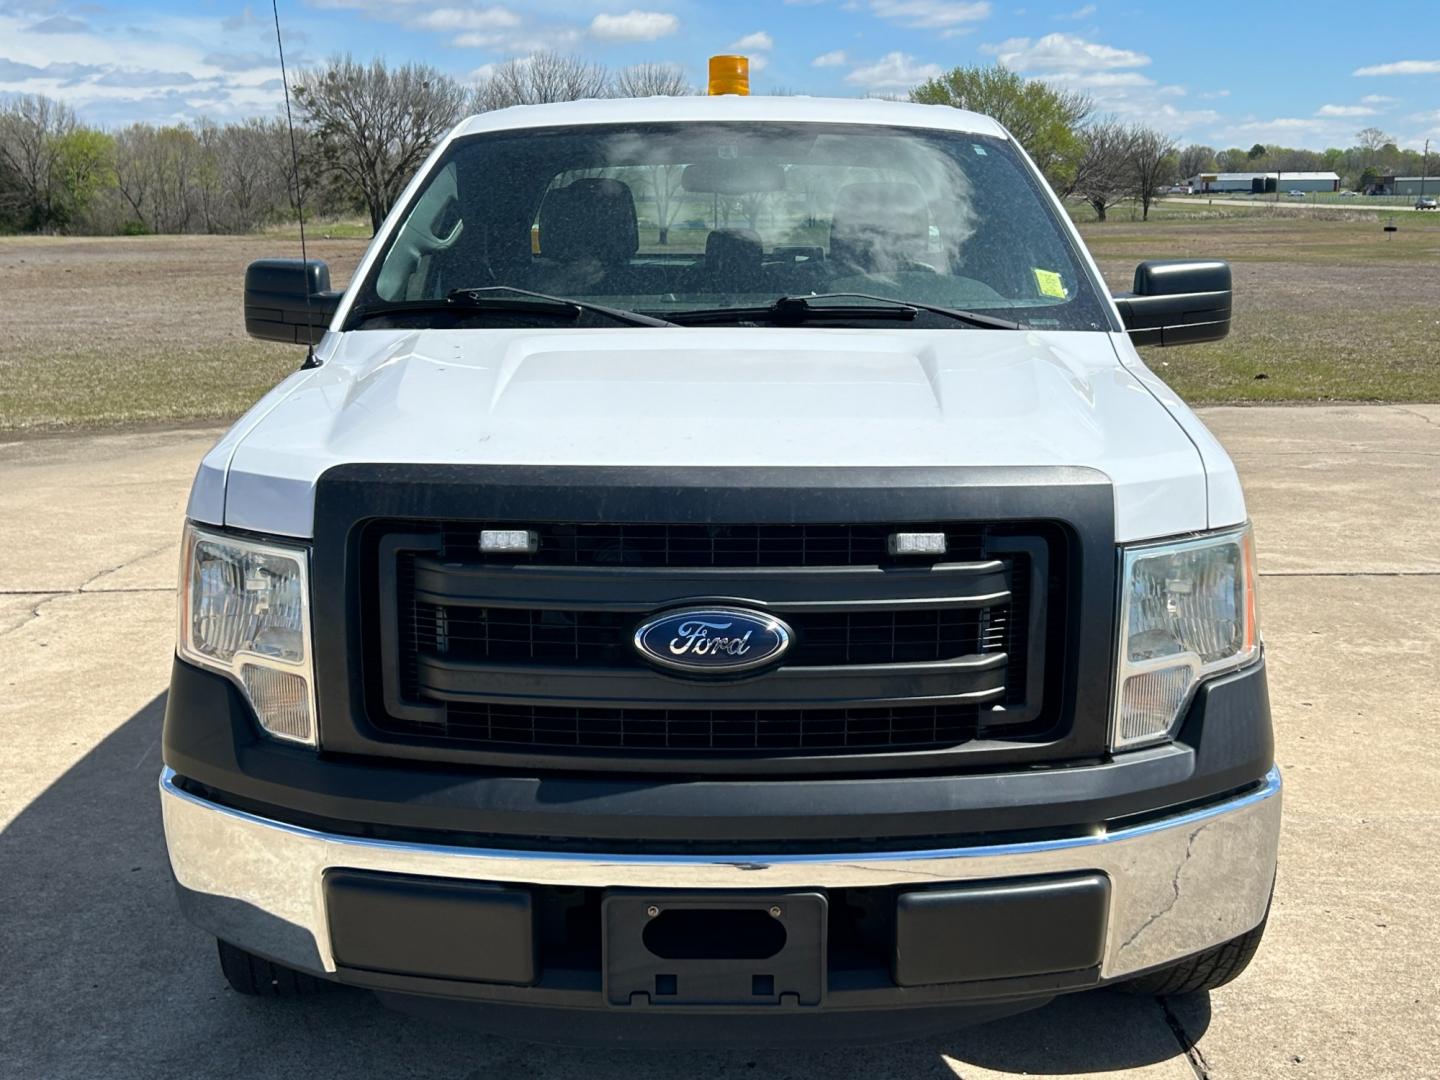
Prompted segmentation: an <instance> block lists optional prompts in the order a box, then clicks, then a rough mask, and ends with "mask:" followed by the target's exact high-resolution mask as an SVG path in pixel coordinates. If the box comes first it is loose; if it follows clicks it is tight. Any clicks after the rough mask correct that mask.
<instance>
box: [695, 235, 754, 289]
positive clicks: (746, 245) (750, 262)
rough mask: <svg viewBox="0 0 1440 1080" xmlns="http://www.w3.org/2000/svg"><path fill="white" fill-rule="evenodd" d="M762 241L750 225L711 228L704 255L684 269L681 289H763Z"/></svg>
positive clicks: (706, 239) (706, 238)
mask: <svg viewBox="0 0 1440 1080" xmlns="http://www.w3.org/2000/svg"><path fill="white" fill-rule="evenodd" d="M764 258H765V245H764V242H763V241H762V240H761V239H760V234H759V233H757V232H755V230H753V229H712V230H710V233H709V235H708V236H706V237H705V258H704V260H703V261H702V262H701V263H700V264H699V265H697V266H695V267H693V268H692V269H690V270H687V271H686V272H685V276H684V278H683V279H682V281H681V286H680V287H681V289H682V290H683V291H685V292H693V293H727V294H732V295H733V294H736V293H756V292H766V291H768V287H767V286H766V285H765V282H764V280H763V278H764Z"/></svg>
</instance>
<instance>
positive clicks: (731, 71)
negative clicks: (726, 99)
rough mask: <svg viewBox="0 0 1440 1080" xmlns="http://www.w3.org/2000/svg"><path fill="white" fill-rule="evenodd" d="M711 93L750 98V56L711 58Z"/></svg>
mask: <svg viewBox="0 0 1440 1080" xmlns="http://www.w3.org/2000/svg"><path fill="white" fill-rule="evenodd" d="M710 93H711V94H739V95H740V96H742V97H746V96H748V95H749V93H750V58H749V57H748V56H712V57H710Z"/></svg>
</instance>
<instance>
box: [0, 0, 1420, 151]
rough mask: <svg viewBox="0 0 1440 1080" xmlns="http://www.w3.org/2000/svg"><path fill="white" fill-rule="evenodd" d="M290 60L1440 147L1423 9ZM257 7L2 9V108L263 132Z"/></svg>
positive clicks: (638, 6)
mask: <svg viewBox="0 0 1440 1080" xmlns="http://www.w3.org/2000/svg"><path fill="white" fill-rule="evenodd" d="M280 7H281V17H282V19H283V21H284V26H285V31H286V37H287V49H288V50H289V52H290V59H291V60H292V61H293V62H296V63H304V62H306V61H314V60H316V59H319V58H322V57H324V56H326V55H328V54H330V53H334V52H340V51H349V52H351V53H353V54H354V55H356V56H358V57H370V56H372V55H381V56H384V57H385V58H387V59H389V60H392V61H402V60H410V59H419V60H424V61H426V62H428V63H431V64H434V65H436V66H437V67H439V68H441V69H443V70H445V71H448V72H450V73H452V74H454V75H456V76H457V77H459V78H462V79H474V78H477V77H482V76H483V74H484V72H485V70H486V66H487V65H490V64H494V63H496V62H497V61H499V60H503V59H505V58H507V57H510V56H523V55H526V54H527V53H529V52H532V51H534V50H535V49H538V48H550V49H555V50H558V51H561V52H566V53H577V54H581V55H584V56H586V57H588V58H591V59H594V60H596V61H599V62H602V63H604V64H607V65H609V66H612V67H623V66H625V65H627V64H631V63H636V62H639V61H642V60H654V61H662V62H667V63H674V64H678V65H680V66H682V67H683V68H684V69H685V71H686V72H687V73H688V74H689V75H690V77H691V78H692V80H694V81H695V82H696V83H697V84H699V83H700V82H701V81H702V80H703V73H704V66H705V58H706V57H707V56H708V55H709V54H711V53H714V52H721V51H728V50H734V51H742V52H745V53H748V54H749V55H750V56H751V57H752V63H753V65H754V68H758V69H759V70H753V69H752V78H751V84H752V89H754V90H755V91H756V92H758V93H763V92H765V91H767V90H769V89H772V88H777V87H778V88H783V89H785V90H787V91H790V92H795V93H809V94H825V95H840V96H854V95H860V94H865V93H883V94H893V93H899V92H903V91H904V90H905V89H906V88H908V87H909V86H911V85H913V84H914V83H915V82H916V81H918V80H920V79H923V78H925V77H927V76H929V75H932V74H935V73H937V72H939V71H941V70H943V69H945V68H949V67H952V66H954V65H956V64H973V63H988V62H991V61H995V60H1001V61H1003V62H1005V63H1006V64H1008V65H1009V66H1010V67H1012V68H1013V69H1015V70H1017V71H1020V72H1022V73H1024V74H1025V75H1027V76H1031V77H1037V78H1045V79H1049V80H1052V81H1055V82H1059V83H1064V84H1066V85H1069V86H1072V87H1075V88H1077V89H1082V90H1084V91H1086V92H1087V93H1090V94H1092V95H1093V96H1094V97H1095V98H1096V100H1097V102H1098V103H1099V106H1100V108H1101V110H1102V111H1105V112H1113V113H1116V114H1117V115H1120V116H1122V117H1125V118H1128V119H1137V120H1144V121H1146V122H1148V123H1151V124H1153V125H1155V126H1158V127H1162V128H1164V129H1166V130H1168V131H1169V132H1170V133H1172V134H1173V135H1175V136H1176V137H1178V138H1180V139H1182V140H1183V141H1187V142H1188V141H1198V142H1206V143H1209V144H1211V145H1213V146H1216V147H1217V148H1218V147H1225V146H1249V145H1251V144H1252V143H1255V142H1274V143H1282V144H1285V145H1291V146H1305V147H1311V148H1315V149H1320V148H1323V147H1325V146H1332V145H1340V146H1347V145H1350V144H1351V143H1352V142H1353V141H1354V135H1355V132H1356V131H1358V130H1359V129H1360V128H1362V127H1367V126H1372V125H1373V126H1376V127H1380V128H1382V129H1383V130H1385V131H1387V132H1389V133H1391V134H1392V135H1394V136H1395V137H1396V138H1397V139H1398V140H1399V141H1400V143H1401V145H1405V146H1415V147H1417V148H1418V147H1419V146H1420V144H1421V143H1422V142H1423V141H1424V140H1425V138H1427V137H1429V138H1431V139H1434V140H1435V141H1436V144H1437V145H1440V30H1437V29H1436V26H1435V23H1434V21H1433V16H1434V13H1435V9H1434V6H1433V4H1432V3H1424V4H1422V3H1420V2H1418V0H1416V2H1411V0H1395V2H1391V3H1389V4H1386V5H1384V6H1383V7H1381V8H1371V9H1365V8H1363V7H1356V6H1355V5H1354V4H1353V3H1346V4H1339V3H1309V4H1304V5H1283V6H1282V5H1279V4H1272V3H1262V4H1258V5H1251V6H1249V7H1242V6H1238V5H1236V6H1224V5H1221V6H1209V7H1201V6H1195V5H1185V4H1181V3H1164V4H1148V3H1147V4H1144V5H1140V4H1136V3H1134V2H1133V0H1131V2H1126V3H1117V4H1106V3H1093V4H1092V3H1085V4H1079V3H1075V2H1073V0H1072V2H1070V3H1035V2H1032V0H1024V3H1023V4H1021V5H1017V4H1012V3H1001V2H984V0H764V2H761V0H729V2H726V3H713V2H708V3H706V2H699V0H614V2H609V0H478V2H470V0H281V5H280ZM278 75H279V68H278V66H277V64H276V59H275V42H274V37H273V32H272V29H271V25H270V8H269V3H268V0H259V2H258V3H257V2H255V0H250V2H248V3H247V2H246V0H150V2H144V0H142V2H139V3H131V2H126V3H117V2H115V0H0V94H8V93H16V92H20V93H44V94H49V95H51V96H52V97H57V98H61V99H63V100H65V101H68V102H69V103H70V104H72V105H73V106H75V108H76V109H77V110H79V112H80V113H81V115H82V116H83V117H84V118H86V119H87V120H90V121H92V122H96V123H100V124H104V125H107V126H113V125H120V124H124V123H128V122H130V121H133V120H152V121H162V120H172V119H176V120H184V119H191V118H195V117H198V116H210V117H214V118H216V119H220V120H225V119H232V118H235V117H239V116H246V115H271V114H274V113H275V111H276V110H277V108H278V107H279V92H278V87H279V83H278V81H277V79H278Z"/></svg>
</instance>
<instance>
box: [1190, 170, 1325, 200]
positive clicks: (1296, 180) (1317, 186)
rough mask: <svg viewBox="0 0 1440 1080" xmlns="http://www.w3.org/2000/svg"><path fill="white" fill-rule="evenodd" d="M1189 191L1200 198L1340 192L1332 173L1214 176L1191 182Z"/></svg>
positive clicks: (1250, 173) (1256, 173) (1229, 174)
mask: <svg viewBox="0 0 1440 1080" xmlns="http://www.w3.org/2000/svg"><path fill="white" fill-rule="evenodd" d="M1189 183H1190V190H1191V191H1193V192H1195V193H1196V194H1199V195H1204V194H1206V193H1214V192H1222V191H1229V192H1248V193H1250V194H1252V195H1265V194H1272V195H1273V194H1274V193H1275V192H1277V191H1280V192H1285V191H1339V190H1340V176H1339V174H1338V173H1333V172H1278V173H1277V172H1214V173H1198V174H1196V175H1195V176H1192V177H1191V178H1190V181H1189Z"/></svg>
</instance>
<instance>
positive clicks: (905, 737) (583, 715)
mask: <svg viewBox="0 0 1440 1080" xmlns="http://www.w3.org/2000/svg"><path fill="white" fill-rule="evenodd" d="M979 724H980V710H979V708H978V707H975V706H929V707H924V708H913V707H906V708H891V709H775V710H768V709H767V710H744V711H740V712H734V711H729V710H706V709H684V710H676V709H587V708H563V709H562V708H548V707H543V706H529V705H490V704H478V705H470V704H466V705H455V704H452V705H451V706H450V707H449V709H448V715H447V719H446V724H445V727H444V731H443V733H437V734H438V735H439V737H441V738H444V739H453V740H457V741H463V742H466V743H473V742H484V743H489V744H491V745H494V746H508V747H513V748H517V749H519V748H527V747H528V748H544V747H549V748H565V749H570V750H581V751H603V750H645V751H672V750H682V751H695V750H702V751H717V750H718V751H732V752H745V751H773V752H781V751H795V752H826V751H832V752H833V751H844V750H853V749H902V748H903V749H906V750H914V749H925V748H936V747H943V746H953V745H957V744H959V743H963V742H965V741H968V740H970V739H973V738H974V737H975V735H976V732H977V729H978V727H979Z"/></svg>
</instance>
